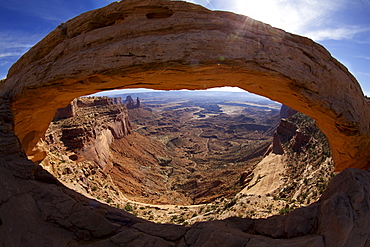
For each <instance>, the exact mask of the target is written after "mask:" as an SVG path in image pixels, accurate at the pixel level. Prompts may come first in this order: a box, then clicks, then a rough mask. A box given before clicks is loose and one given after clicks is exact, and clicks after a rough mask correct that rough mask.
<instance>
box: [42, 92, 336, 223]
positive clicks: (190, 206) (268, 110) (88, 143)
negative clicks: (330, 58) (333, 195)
mask: <svg viewBox="0 0 370 247" xmlns="http://www.w3.org/2000/svg"><path fill="white" fill-rule="evenodd" d="M138 95H140V96H141V97H144V98H143V99H142V100H144V103H141V102H142V101H139V97H137V99H136V102H137V103H135V102H134V100H133V99H132V97H131V96H130V95H128V96H125V95H122V96H121V97H117V96H116V97H113V98H107V97H83V98H78V99H75V100H73V101H72V102H71V103H70V104H69V105H68V106H67V107H65V108H61V109H58V111H57V112H56V116H55V117H54V119H53V121H52V123H51V124H50V126H49V128H48V130H47V132H46V136H47V137H46V140H45V141H43V142H42V143H40V144H39V146H44V148H45V150H50V151H51V152H48V154H47V157H46V158H45V159H44V160H43V161H42V162H41V165H42V166H43V167H44V168H45V169H46V170H48V171H49V172H50V173H51V174H52V175H53V176H54V177H56V178H58V179H59V180H60V181H61V182H63V183H64V184H65V185H66V186H67V187H69V188H71V189H74V190H76V191H78V192H80V193H82V194H84V195H86V196H88V197H90V198H93V199H96V200H99V201H101V202H104V203H108V204H109V205H111V206H115V207H120V208H124V209H125V210H128V211H132V212H133V213H135V215H137V216H140V217H142V218H145V219H149V220H152V221H154V222H158V223H178V224H183V225H187V224H193V223H195V222H199V221H204V220H211V219H225V218H227V217H230V216H239V217H242V216H244V215H247V216H248V217H251V218H257V217H268V216H272V215H275V214H278V213H280V214H284V213H285V212H288V211H290V210H293V209H294V208H297V207H299V206H307V205H309V204H310V203H312V202H314V201H317V200H318V199H319V197H320V196H321V194H322V192H323V191H324V189H325V188H326V186H327V183H328V181H329V180H330V179H331V178H332V176H334V167H333V165H332V164H333V163H332V161H331V156H330V151H329V146H328V143H327V140H326V138H325V136H324V135H323V134H322V133H321V132H320V131H319V130H318V128H317V127H316V126H315V122H314V120H312V119H310V118H309V117H307V116H304V115H302V114H298V113H297V112H296V111H294V110H292V109H291V108H288V107H285V106H283V107H282V109H281V110H279V109H280V105H279V104H276V103H275V102H272V101H268V100H266V99H263V98H258V99H254V101H248V97H247V96H248V95H249V94H248V93H239V95H237V93H222V92H221V93H214V92H207V91H198V92H191V91H189V92H186V93H184V92H157V93H149V94H148V93H147V94H138ZM181 96H182V97H181ZM227 96H233V97H232V99H233V100H232V101H230V100H228V98H227ZM238 96H239V97H238ZM179 97H180V98H179ZM124 98H126V100H125V101H124V103H122V101H123V100H122V99H124ZM249 100H251V99H249ZM124 104H125V105H124ZM125 106H126V107H125ZM126 108H127V109H126ZM117 119H124V124H123V125H122V124H121V121H120V122H118V123H119V124H118V125H117ZM130 119H133V120H134V121H132V122H131V121H130ZM280 119H282V120H280ZM285 119H286V120H285ZM81 129H83V131H81ZM120 129H122V130H124V131H123V134H122V135H117V134H114V135H112V134H108V135H107V132H108V133H109V131H112V130H114V131H113V133H114V132H117V131H118V132H119V130H120ZM274 132H275V134H274V138H272V136H273V133H274ZM112 137H113V139H112ZM101 140H108V141H106V142H105V143H104V144H105V145H102V144H101ZM76 144H77V145H76ZM92 148H93V149H94V150H95V152H91V149H92ZM315 185H316V186H315ZM243 188H244V189H243ZM251 201H253V202H252V203H251ZM266 208H268V209H267V210H266ZM166 214H167V215H169V216H170V217H168V216H167V215H166ZM166 216H167V217H166Z"/></svg>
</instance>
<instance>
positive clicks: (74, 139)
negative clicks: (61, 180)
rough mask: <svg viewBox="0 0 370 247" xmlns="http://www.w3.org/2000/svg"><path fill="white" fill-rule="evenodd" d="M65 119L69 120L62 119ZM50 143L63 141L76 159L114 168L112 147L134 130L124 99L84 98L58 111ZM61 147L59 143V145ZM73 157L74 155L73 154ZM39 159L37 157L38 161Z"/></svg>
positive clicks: (49, 137)
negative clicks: (114, 142)
mask: <svg viewBox="0 0 370 247" xmlns="http://www.w3.org/2000/svg"><path fill="white" fill-rule="evenodd" d="M62 119H65V121H61V122H58V121H59V120H62ZM49 130H50V131H49V133H47V138H46V140H47V143H48V144H49V145H52V144H53V143H54V142H56V141H57V140H58V141H59V139H60V141H62V142H63V146H64V147H65V148H66V151H70V152H74V153H76V154H72V155H73V156H74V158H73V159H74V160H77V159H79V160H86V159H87V160H90V161H92V162H94V163H95V164H96V165H97V166H100V168H102V169H103V171H105V170H109V169H111V168H112V167H113V164H112V162H111V160H110V151H109V150H110V146H111V144H112V143H113V141H114V140H118V139H121V138H123V137H125V136H127V135H128V134H130V133H131V132H132V128H131V124H130V122H129V120H128V113H127V109H126V107H125V106H124V105H123V104H122V102H121V98H108V97H82V98H77V99H75V100H73V101H72V102H71V103H70V104H69V105H68V106H66V107H64V108H60V109H58V110H57V112H56V115H55V116H54V119H53V122H52V123H51V125H50V127H49ZM55 145H56V146H58V144H55ZM69 156H71V155H69ZM34 161H35V160H34Z"/></svg>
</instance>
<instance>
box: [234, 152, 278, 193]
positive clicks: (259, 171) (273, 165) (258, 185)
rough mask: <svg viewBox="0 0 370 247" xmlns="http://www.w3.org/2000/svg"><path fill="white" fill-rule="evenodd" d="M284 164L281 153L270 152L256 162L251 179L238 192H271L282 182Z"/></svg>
mask: <svg viewBox="0 0 370 247" xmlns="http://www.w3.org/2000/svg"><path fill="white" fill-rule="evenodd" d="M284 166H285V163H284V159H283V156H282V155H277V154H273V153H270V154H269V155H267V156H266V157H265V158H263V160H261V162H260V163H258V164H257V166H256V168H255V170H254V174H255V175H254V177H253V179H252V181H251V182H250V183H249V186H247V187H245V188H244V189H243V190H242V191H241V192H240V193H241V194H244V195H250V194H254V195H266V194H270V193H272V192H273V191H274V190H275V189H277V188H278V187H279V186H280V185H281V183H282V181H281V174H283V172H284Z"/></svg>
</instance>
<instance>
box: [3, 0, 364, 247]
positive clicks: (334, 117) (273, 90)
mask: <svg viewBox="0 0 370 247" xmlns="http://www.w3.org/2000/svg"><path fill="white" fill-rule="evenodd" d="M175 83H176V84H175ZM224 85H228V86H238V87H241V88H244V89H247V90H249V91H251V92H254V93H257V94H260V95H264V96H267V97H269V98H271V99H274V100H277V101H280V102H282V103H284V104H286V105H288V106H291V107H293V108H295V109H296V110H298V111H300V112H303V113H305V114H307V115H309V116H311V117H313V118H314V119H316V120H317V123H318V125H319V127H320V128H321V129H322V131H323V132H324V133H325V134H326V135H327V137H328V139H329V142H330V144H331V148H332V152H333V157H334V159H335V162H336V166H337V169H338V170H343V169H344V168H346V167H359V168H366V167H368V166H369V151H368V150H369V142H370V138H369V122H370V121H369V118H370V114H369V107H368V104H367V102H366V101H365V99H364V96H363V93H362V91H361V89H360V86H359V84H358V83H357V82H356V80H355V79H354V78H353V76H351V75H350V73H349V72H348V70H347V69H346V68H345V67H344V66H343V65H341V64H340V63H338V61H336V60H335V59H334V58H332V57H331V56H330V54H329V53H328V52H327V51H326V50H325V49H324V48H323V47H321V46H320V45H318V44H316V43H314V42H313V41H311V40H309V39H307V38H303V37H300V36H296V35H292V34H288V33H286V32H284V31H282V30H279V29H275V28H272V27H270V26H268V25H265V24H263V23H260V22H257V21H254V20H252V19H250V18H248V17H245V16H240V15H235V14H232V13H227V12H217V11H216V12H212V11H209V10H207V9H205V8H202V7H200V6H197V5H193V4H190V3H186V2H180V1H167V0H151V1H149V0H148V1H136V0H127V1H121V2H116V3H112V4H110V5H109V6H107V7H105V8H102V9H98V10H95V11H90V12H87V13H85V14H82V15H80V16H78V17H76V18H74V19H72V20H70V21H68V22H67V23H64V24H62V25H60V26H59V27H58V28H57V29H56V30H54V31H53V32H51V33H50V34H49V35H48V36H47V37H45V38H44V39H43V40H42V41H40V42H39V43H38V44H37V45H36V46H35V47H33V48H32V49H30V51H29V52H28V53H27V54H25V55H24V56H23V57H22V58H21V59H20V60H19V61H18V62H17V63H16V64H15V65H14V66H13V67H12V68H11V69H10V71H9V74H8V78H7V79H6V80H5V82H4V81H2V82H1V86H0V87H1V96H2V98H1V99H0V104H1V107H0V116H1V118H0V120H1V121H0V130H1V131H0V136H1V145H0V154H1V157H0V164H1V165H0V170H1V172H0V176H1V179H0V185H1V186H0V241H1V244H2V245H4V246H47V245H52V244H55V245H59V246H77V245H82V244H85V245H89V246H124V245H127V246H140V245H145V244H146V243H150V244H151V245H153V246H175V245H178V246H216V245H217V246H231V245H232V246H256V245H258V246H279V245H280V246H369V245H370V237H369V232H370V229H369V225H370V223H369V219H370V211H369V208H370V199H369V194H370V193H369V192H370V175H369V173H368V172H367V171H364V170H362V171H361V170H357V169H346V170H344V171H343V172H342V173H341V174H339V175H337V176H336V177H335V178H334V179H333V181H332V182H331V183H330V185H329V188H328V190H327V191H326V192H325V193H324V195H323V196H322V198H321V199H320V201H319V202H317V203H315V204H312V205H311V206H309V207H306V208H301V209H298V210H295V211H293V212H291V213H289V214H288V215H286V216H275V217H272V218H268V219H261V220H251V219H239V218H231V219H228V220H224V221H215V222H205V223H199V224H196V225H194V226H192V227H188V228H186V227H183V226H174V225H155V224H153V223H149V222H146V221H144V220H141V219H138V218H136V217H135V216H133V215H130V214H128V213H126V212H124V211H122V210H119V209H115V208H111V207H108V206H106V205H104V204H101V203H98V202H96V201H94V200H90V199H87V198H85V197H83V196H81V195H79V194H77V193H75V192H73V191H71V190H69V189H67V188H65V187H64V186H62V185H61V184H60V183H59V182H58V181H57V180H56V179H55V178H54V177H52V176H51V175H50V174H48V173H47V172H46V171H45V170H43V169H42V168H41V167H40V166H38V165H35V164H34V163H33V162H31V161H30V160H28V159H27V157H26V154H25V152H24V151H23V150H25V151H26V153H27V154H29V153H30V152H31V151H32V149H33V148H34V146H35V145H36V143H37V142H38V141H39V139H40V138H41V137H43V135H44V133H45V130H46V129H47V127H48V125H49V123H50V121H51V120H52V118H53V116H54V113H55V111H56V109H57V108H60V107H64V106H66V105H67V104H68V103H69V102H70V101H71V100H72V99H73V98H76V97H77V96H81V95H85V94H89V93H93V92H97V91H101V90H106V89H113V88H122V87H147V88H153V89H181V88H188V89H200V88H208V87H215V86H224ZM35 96H37V97H35ZM45 102H47V104H45ZM14 133H15V134H14ZM18 138H19V139H18ZM22 147H23V148H22Z"/></svg>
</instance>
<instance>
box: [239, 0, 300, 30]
mask: <svg viewBox="0 0 370 247" xmlns="http://www.w3.org/2000/svg"><path fill="white" fill-rule="evenodd" d="M232 3H233V9H234V11H235V12H237V13H239V14H243V15H246V16H249V17H251V18H253V19H256V20H258V21H262V22H264V23H267V24H270V25H271V26H273V27H277V28H281V29H284V30H286V31H290V32H294V31H296V30H297V29H298V28H299V26H300V25H301V19H302V18H300V15H299V12H300V11H299V6H297V5H294V3H293V1H289V0H235V1H232Z"/></svg>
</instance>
